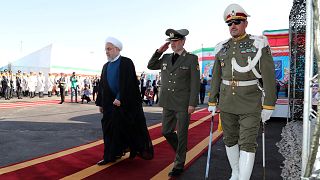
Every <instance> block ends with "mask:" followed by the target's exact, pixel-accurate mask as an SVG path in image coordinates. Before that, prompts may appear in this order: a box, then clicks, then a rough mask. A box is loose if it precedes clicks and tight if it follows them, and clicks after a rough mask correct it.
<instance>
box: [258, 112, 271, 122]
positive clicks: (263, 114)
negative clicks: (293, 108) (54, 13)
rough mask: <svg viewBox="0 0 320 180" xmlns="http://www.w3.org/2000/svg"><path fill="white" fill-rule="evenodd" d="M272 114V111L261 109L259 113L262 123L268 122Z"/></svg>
mask: <svg viewBox="0 0 320 180" xmlns="http://www.w3.org/2000/svg"><path fill="white" fill-rule="evenodd" d="M272 113H273V110H269V109H262V111H261V119H262V122H263V123H265V122H266V121H267V120H269V119H270V117H271V115H272Z"/></svg>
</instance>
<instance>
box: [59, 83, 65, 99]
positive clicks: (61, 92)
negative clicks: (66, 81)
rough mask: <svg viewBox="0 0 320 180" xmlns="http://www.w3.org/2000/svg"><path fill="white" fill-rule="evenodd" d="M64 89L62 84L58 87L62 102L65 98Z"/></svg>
mask: <svg viewBox="0 0 320 180" xmlns="http://www.w3.org/2000/svg"><path fill="white" fill-rule="evenodd" d="M64 93H65V89H64V86H61V87H60V98H61V102H64V99H65V94H64Z"/></svg>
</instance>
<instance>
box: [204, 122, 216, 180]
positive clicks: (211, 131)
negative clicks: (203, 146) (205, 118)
mask: <svg viewBox="0 0 320 180" xmlns="http://www.w3.org/2000/svg"><path fill="white" fill-rule="evenodd" d="M213 123H214V120H213V116H212V117H211V125H210V138H209V147H208V156H207V166H206V174H205V179H208V177H209V168H210V157H211V144H212V133H213Z"/></svg>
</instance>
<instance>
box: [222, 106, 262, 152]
mask: <svg viewBox="0 0 320 180" xmlns="http://www.w3.org/2000/svg"><path fill="white" fill-rule="evenodd" d="M220 115H221V123H222V129H223V142H224V143H225V144H226V146H228V147H231V146H234V145H236V144H239V147H240V150H242V151H246V152H252V153H255V152H256V148H257V146H258V145H257V142H256V141H257V136H258V132H259V127H260V121H261V112H256V113H248V114H232V113H227V112H223V111H221V112H220Z"/></svg>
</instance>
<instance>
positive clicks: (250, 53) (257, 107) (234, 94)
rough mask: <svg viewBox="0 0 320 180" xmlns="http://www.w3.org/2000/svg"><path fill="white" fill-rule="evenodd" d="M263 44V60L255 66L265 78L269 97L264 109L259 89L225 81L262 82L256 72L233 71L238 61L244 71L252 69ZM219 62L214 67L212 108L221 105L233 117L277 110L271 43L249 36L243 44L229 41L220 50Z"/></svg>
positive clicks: (211, 96)
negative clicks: (250, 63) (252, 62)
mask: <svg viewBox="0 0 320 180" xmlns="http://www.w3.org/2000/svg"><path fill="white" fill-rule="evenodd" d="M261 43H263V44H265V45H262V46H260V47H261V57H260V60H259V61H258V63H257V64H256V65H255V66H254V67H255V69H256V70H257V72H258V73H259V74H261V76H262V82H263V89H264V92H265V97H264V98H263V102H264V103H263V105H262V99H261V98H262V91H261V90H260V89H259V87H258V85H250V86H236V85H235V86H232V85H225V84H224V83H222V80H228V81H233V80H234V81H249V80H255V79H258V78H257V77H256V75H255V74H254V73H253V71H252V70H250V71H248V72H238V71H236V70H234V71H233V74H232V65H231V59H232V58H235V60H236V62H237V64H238V65H239V66H241V67H245V66H247V65H248V61H249V60H253V59H254V57H255V56H256V55H257V53H258V50H259V47H256V46H258V45H261ZM215 50H217V51H216V52H217V53H216V54H215V58H216V61H215V63H214V66H213V72H212V76H213V77H212V81H211V90H210V97H209V105H213V106H215V105H218V107H219V108H220V109H221V111H224V112H228V113H233V114H246V113H254V112H260V111H261V110H262V108H264V109H274V107H275V102H276V81H275V67H274V62H273V59H272V56H271V51H270V47H269V45H268V43H267V41H266V40H265V39H263V38H261V37H256V36H251V35H246V36H245V37H244V38H243V39H241V40H237V41H236V40H233V39H229V40H227V41H224V42H222V43H219V44H218V45H217V46H216V49H215Z"/></svg>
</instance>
